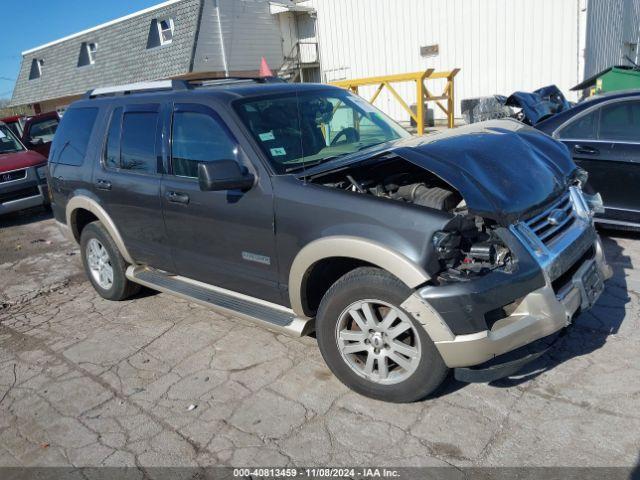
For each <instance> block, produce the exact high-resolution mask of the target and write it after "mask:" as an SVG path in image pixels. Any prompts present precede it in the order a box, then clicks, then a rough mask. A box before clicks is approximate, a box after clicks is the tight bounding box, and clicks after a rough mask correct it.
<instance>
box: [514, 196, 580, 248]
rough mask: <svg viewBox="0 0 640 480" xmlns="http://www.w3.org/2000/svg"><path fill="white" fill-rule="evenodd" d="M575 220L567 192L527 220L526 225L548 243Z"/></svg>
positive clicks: (543, 241)
mask: <svg viewBox="0 0 640 480" xmlns="http://www.w3.org/2000/svg"><path fill="white" fill-rule="evenodd" d="M575 220H576V214H575V211H574V208H573V202H572V201H571V196H570V194H569V192H566V193H565V194H564V195H563V196H562V197H560V199H559V200H557V201H556V202H554V203H553V205H551V206H550V207H549V208H548V209H547V210H545V211H544V212H542V213H541V214H539V215H536V216H535V217H533V218H531V219H529V220H527V222H526V224H527V227H529V229H530V230H531V231H532V232H533V233H534V234H535V235H536V236H537V237H538V238H539V239H540V240H541V241H542V243H544V244H545V245H549V244H551V243H553V241H554V240H555V239H556V238H558V237H559V236H560V235H562V232H564V231H565V230H567V229H568V228H569V227H571V225H572V224H573V222H574V221H575Z"/></svg>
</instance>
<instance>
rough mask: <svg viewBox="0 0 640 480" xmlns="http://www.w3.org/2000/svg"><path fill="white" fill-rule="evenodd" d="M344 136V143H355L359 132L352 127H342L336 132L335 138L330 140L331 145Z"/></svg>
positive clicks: (358, 137)
mask: <svg viewBox="0 0 640 480" xmlns="http://www.w3.org/2000/svg"><path fill="white" fill-rule="evenodd" d="M343 136H344V143H355V142H359V141H360V132H358V130H356V129H355V128H353V127H347V128H343V129H342V130H340V131H339V132H338V134H337V135H336V136H335V138H334V139H333V140H332V141H331V146H333V145H335V144H336V143H338V140H339V139H340V137H343Z"/></svg>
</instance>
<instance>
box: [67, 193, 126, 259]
mask: <svg viewBox="0 0 640 480" xmlns="http://www.w3.org/2000/svg"><path fill="white" fill-rule="evenodd" d="M78 209H83V210H87V211H89V212H91V213H93V214H94V215H95V216H96V217H97V218H98V220H100V223H102V225H103V226H104V228H106V229H107V232H109V235H111V238H112V239H113V241H114V242H115V244H116V246H117V247H118V250H119V251H120V255H122V258H124V259H125V261H126V262H127V263H130V264H135V263H136V262H135V261H134V260H133V258H132V257H131V255H130V254H129V251H128V250H127V247H126V245H125V244H124V241H123V240H122V236H121V235H120V232H119V231H118V228H117V227H116V224H115V223H114V222H113V220H112V219H111V217H110V216H109V214H108V213H107V212H106V211H105V209H104V208H102V207H101V206H100V204H99V203H98V202H96V201H95V200H93V199H91V198H89V197H86V196H84V195H77V196H75V197H73V198H71V199H70V200H69V202H67V207H66V217H67V225H68V226H69V228H70V229H71V232H72V234H73V237H74V238H75V239H76V241H77V242H79V241H80V235H79V232H78V229H77V226H76V222H75V212H76V211H77V210H78Z"/></svg>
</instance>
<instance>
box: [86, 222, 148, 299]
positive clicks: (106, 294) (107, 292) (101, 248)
mask: <svg viewBox="0 0 640 480" xmlns="http://www.w3.org/2000/svg"><path fill="white" fill-rule="evenodd" d="M80 252H81V254H82V264H83V266H84V271H85V273H86V275H87V278H88V279H89V281H90V282H91V284H92V285H93V288H94V289H95V290H96V292H98V294H99V295H100V296H101V297H102V298H105V299H107V300H116V301H119V300H125V299H127V298H129V297H131V296H132V295H135V294H136V293H138V292H139V291H140V285H138V284H135V283H133V282H131V281H130V280H129V279H127V277H126V275H125V272H126V270H127V262H125V260H124V258H122V255H120V251H119V250H118V247H116V244H115V242H114V241H113V239H112V238H111V235H109V233H108V232H107V230H106V229H105V228H104V226H103V225H102V223H100V222H98V221H96V222H92V223H90V224H89V225H87V226H86V227H84V229H83V230H82V233H81V234H80ZM96 253H100V254H101V255H95V254H96ZM97 258H100V259H101V260H102V263H101V264H98V265H96V259H97ZM105 264H106V265H107V268H106V269H105V268H102V266H104V265H105ZM109 267H110V270H111V275H108V271H109ZM100 272H102V273H104V274H105V275H103V276H101V275H100ZM109 279H110V281H104V282H103V280H109ZM101 282H102V283H101Z"/></svg>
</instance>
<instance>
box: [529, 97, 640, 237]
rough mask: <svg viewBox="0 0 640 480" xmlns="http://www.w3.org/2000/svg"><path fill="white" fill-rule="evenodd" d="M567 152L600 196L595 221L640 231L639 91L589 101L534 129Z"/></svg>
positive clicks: (592, 98) (589, 99)
mask: <svg viewBox="0 0 640 480" xmlns="http://www.w3.org/2000/svg"><path fill="white" fill-rule="evenodd" d="M536 128H537V129H539V130H541V131H543V132H545V133H548V134H549V135H552V136H553V137H554V138H556V139H558V140H560V141H561V142H562V143H564V144H565V145H566V146H567V147H568V148H569V150H570V152H571V155H572V156H573V160H574V161H575V162H576V163H577V164H578V166H580V167H581V168H583V169H584V170H586V171H587V172H588V173H589V182H588V183H589V187H590V188H591V189H592V191H593V192H592V193H594V192H598V193H599V194H600V195H601V196H602V202H603V203H604V211H603V212H599V213H598V214H597V215H596V218H595V220H596V222H599V223H602V224H606V225H609V226H612V227H616V228H625V229H627V228H631V229H637V228H640V195H638V192H637V189H638V185H640V90H627V91H621V92H613V93H606V94H601V95H596V96H593V97H589V98H588V99H586V100H584V101H582V102H580V103H578V104H576V105H575V106H574V107H573V108H571V109H570V110H567V111H565V112H562V113H559V114H558V115H555V116H553V117H551V118H549V119H548V120H546V121H543V122H541V123H539V124H537V125H536Z"/></svg>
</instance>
